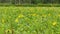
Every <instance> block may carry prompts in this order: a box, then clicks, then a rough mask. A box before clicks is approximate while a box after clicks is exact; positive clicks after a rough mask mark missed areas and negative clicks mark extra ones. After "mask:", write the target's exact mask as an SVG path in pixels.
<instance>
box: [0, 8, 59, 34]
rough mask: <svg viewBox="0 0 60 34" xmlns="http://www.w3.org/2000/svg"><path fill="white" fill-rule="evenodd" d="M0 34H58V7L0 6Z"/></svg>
mask: <svg viewBox="0 0 60 34" xmlns="http://www.w3.org/2000/svg"><path fill="white" fill-rule="evenodd" d="M0 34H60V7H0Z"/></svg>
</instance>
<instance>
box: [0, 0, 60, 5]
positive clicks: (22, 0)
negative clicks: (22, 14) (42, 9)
mask: <svg viewBox="0 0 60 34" xmlns="http://www.w3.org/2000/svg"><path fill="white" fill-rule="evenodd" d="M1 3H7V4H60V0H0V4H1Z"/></svg>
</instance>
